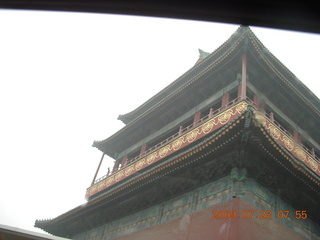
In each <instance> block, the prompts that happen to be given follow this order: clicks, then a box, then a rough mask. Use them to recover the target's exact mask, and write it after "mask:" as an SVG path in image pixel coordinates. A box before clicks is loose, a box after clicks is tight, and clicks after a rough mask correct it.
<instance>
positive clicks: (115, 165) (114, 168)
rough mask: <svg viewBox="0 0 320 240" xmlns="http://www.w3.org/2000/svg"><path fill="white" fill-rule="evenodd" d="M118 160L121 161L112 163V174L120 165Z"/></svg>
mask: <svg viewBox="0 0 320 240" xmlns="http://www.w3.org/2000/svg"><path fill="white" fill-rule="evenodd" d="M120 160H121V159H118V160H116V162H115V163H114V165H113V169H112V172H113V173H114V172H116V171H118V168H119V165H120Z"/></svg>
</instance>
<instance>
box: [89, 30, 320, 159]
mask: <svg viewBox="0 0 320 240" xmlns="http://www.w3.org/2000/svg"><path fill="white" fill-rule="evenodd" d="M293 51H294V49H293ZM240 52H241V53H244V52H248V53H250V54H251V60H250V59H249V60H248V61H251V62H252V63H254V64H259V65H260V66H261V67H262V68H263V69H264V70H266V71H268V72H269V73H270V75H273V76H274V77H273V78H275V79H276V80H275V81H278V84H281V85H282V88H285V90H286V92H287V93H286V94H290V95H292V94H293V95H294V96H293V95H292V96H291V97H293V98H296V99H298V100H299V101H300V102H301V103H302V104H303V107H304V109H305V111H311V112H313V115H314V116H317V118H319V119H320V100H319V99H318V98H317V97H316V96H315V95H314V94H313V93H312V92H311V91H310V90H309V89H308V88H307V87H306V86H305V85H304V84H303V83H302V82H301V81H300V80H299V79H298V78H297V77H296V76H295V75H294V74H293V73H292V72H291V71H290V70H289V69H287V68H286V67H285V66H284V65H283V64H282V63H281V62H280V61H279V60H278V59H277V58H276V57H275V56H274V55H273V54H272V53H271V52H270V51H269V50H268V49H267V48H266V47H265V46H264V45H263V44H262V43H261V42H260V40H259V39H258V38H257V37H256V35H255V34H254V33H253V32H252V31H251V29H250V28H249V27H248V26H240V27H239V28H238V29H237V30H236V31H235V33H233V34H232V36H231V37H230V38H229V39H228V40H227V41H225V42H224V43H223V44H222V45H221V46H220V47H219V48H217V49H216V50H215V51H214V52H213V53H211V54H209V55H208V56H206V57H205V56H202V58H203V57H205V58H203V60H201V61H200V59H199V60H198V61H197V63H196V64H195V65H194V66H193V67H192V68H191V69H189V70H188V71H187V72H186V73H184V74H183V75H182V76H180V77H179V78H178V79H176V80H175V81H173V82H172V83H171V84H170V85H168V86H167V87H166V88H164V89H163V90H162V91H160V92H159V93H157V94H156V95H154V96H153V97H152V98H150V99H149V100H148V101H146V102H145V103H143V104H142V105H140V106H139V107H138V108H136V109H135V110H133V111H131V112H129V113H127V114H123V115H120V116H119V117H118V119H120V120H121V121H123V122H124V123H125V124H127V125H126V126H125V127H124V128H122V129H121V130H119V131H118V132H116V133H115V134H114V135H112V136H110V137H109V138H107V139H105V140H103V141H95V142H94V143H93V146H94V147H97V148H98V149H100V150H101V151H103V152H105V153H106V154H108V155H109V156H111V157H115V154H116V153H117V152H118V150H119V149H118V150H117V149H116V147H115V145H116V144H115V141H117V140H119V138H120V137H121V136H124V135H123V134H128V133H129V132H130V130H129V129H132V128H135V127H136V126H137V124H141V122H143V121H142V120H143V119H147V118H146V117H148V116H152V114H154V113H155V112H156V111H157V110H158V109H161V108H163V107H164V106H166V104H168V102H170V100H172V99H174V98H175V97H176V96H177V95H179V94H182V92H183V91H186V89H187V88H188V87H190V86H192V85H195V84H197V82H199V81H200V80H201V76H202V75H203V74H208V73H210V72H214V71H218V70H219V69H220V68H221V67H222V66H223V65H226V64H230V63H229V62H230V59H231V60H233V57H234V56H235V55H236V54H239V53H240ZM233 61H234V62H233V63H235V60H233ZM249 77H250V76H249ZM306 109H307V110H306ZM110 143H111V145H110Z"/></svg>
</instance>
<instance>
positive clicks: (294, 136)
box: [293, 130, 302, 144]
mask: <svg viewBox="0 0 320 240" xmlns="http://www.w3.org/2000/svg"><path fill="white" fill-rule="evenodd" d="M293 139H294V141H295V142H296V143H298V144H301V143H302V141H301V138H300V135H299V132H298V131H297V130H293Z"/></svg>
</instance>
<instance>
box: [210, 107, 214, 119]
mask: <svg viewBox="0 0 320 240" xmlns="http://www.w3.org/2000/svg"><path fill="white" fill-rule="evenodd" d="M213 112H214V109H213V108H210V112H209V118H211V117H212V116H213Z"/></svg>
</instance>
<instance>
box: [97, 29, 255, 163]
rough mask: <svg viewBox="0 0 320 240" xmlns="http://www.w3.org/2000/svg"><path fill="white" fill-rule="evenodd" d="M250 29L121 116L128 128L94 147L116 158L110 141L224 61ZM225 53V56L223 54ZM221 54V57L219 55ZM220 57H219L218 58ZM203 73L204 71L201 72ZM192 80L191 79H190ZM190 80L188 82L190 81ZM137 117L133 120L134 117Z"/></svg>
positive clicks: (232, 38) (233, 36)
mask: <svg viewBox="0 0 320 240" xmlns="http://www.w3.org/2000/svg"><path fill="white" fill-rule="evenodd" d="M248 29H249V27H247V26H240V27H239V28H238V29H237V31H236V32H235V33H233V34H232V36H231V37H230V38H229V39H228V40H227V41H225V42H224V43H223V44H222V45H221V46H220V47H218V48H217V49H216V50H215V51H214V52H213V53H211V54H210V55H209V56H207V57H206V58H204V59H202V61H198V62H197V63H196V64H195V65H194V66H193V67H192V68H191V69H189V70H188V71H187V72H186V73H184V74H183V75H182V76H180V77H179V78H178V79H176V80H175V81H174V82H172V83H171V84H169V85H168V86H167V87H165V88H164V89H163V90H162V91H160V92H159V93H157V94H156V95H154V96H153V97H152V98H150V99H149V100H148V101H146V102H145V103H143V104H142V105H140V106H139V107H138V108H136V109H135V110H133V111H131V112H129V113H127V114H124V115H120V116H119V117H118V119H119V120H121V121H122V122H124V123H126V126H124V127H123V128H122V129H120V130H119V131H117V132H116V133H114V134H113V135H111V136H110V137H108V138H106V139H104V140H101V141H94V142H93V145H92V146H93V147H96V148H98V149H99V150H100V151H102V152H104V153H106V154H107V155H108V156H110V157H112V158H114V156H112V154H110V155H109V154H108V151H107V149H105V144H106V143H107V142H109V141H112V140H113V139H114V138H115V137H116V136H118V135H120V134H121V133H122V132H124V131H126V130H127V129H128V128H130V127H131V126H132V125H133V124H134V123H135V122H137V121H138V120H139V119H141V117H143V116H144V114H145V113H146V112H149V113H150V112H152V111H153V110H154V109H156V105H159V104H162V103H163V102H165V101H164V100H165V99H166V98H168V97H170V96H171V95H172V94H174V93H175V92H176V91H177V90H179V88H180V87H181V86H180V85H179V84H180V83H181V82H183V80H186V79H187V78H188V77H189V76H190V75H191V74H192V73H194V72H195V71H197V70H198V71H199V69H201V67H204V68H206V67H207V65H208V64H209V65H210V60H211V62H212V61H218V60H219V59H223V58H224V56H225V54H228V52H230V50H231V49H232V48H233V47H234V44H231V45H229V43H237V42H239V41H241V39H243V34H244V33H245V32H246V31H247V30H248ZM238 47H240V48H242V47H243V46H242V45H241V44H238ZM221 53H223V54H221ZM219 54H220V55H219ZM217 55H218V56H217ZM200 71H202V70H200ZM189 80H191V79H189ZM189 80H188V81H189ZM151 102H156V104H153V105H152V106H150V103H151ZM148 104H149V105H148ZM138 112H139V113H138ZM134 115H135V116H136V117H135V118H133V119H130V118H132V117H133V116H134Z"/></svg>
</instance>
